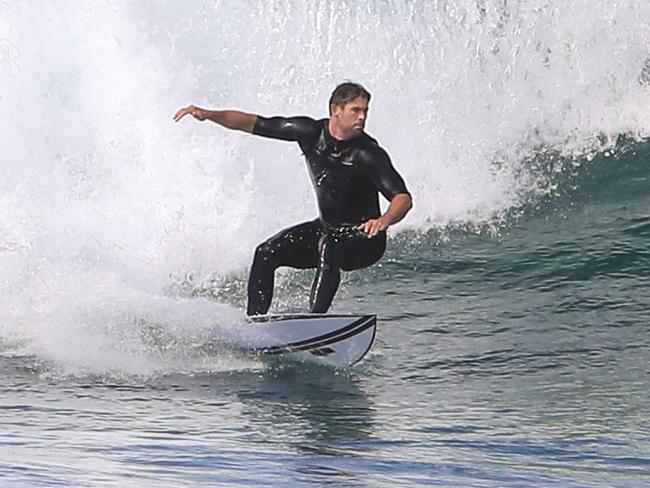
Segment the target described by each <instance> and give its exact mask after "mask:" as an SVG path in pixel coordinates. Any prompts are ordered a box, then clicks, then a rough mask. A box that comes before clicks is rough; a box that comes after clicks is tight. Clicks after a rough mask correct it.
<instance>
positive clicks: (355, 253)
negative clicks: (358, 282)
mask: <svg viewBox="0 0 650 488" xmlns="http://www.w3.org/2000/svg"><path fill="white" fill-rule="evenodd" d="M341 247H342V249H341V269H342V270H343V271H352V270H355V269H361V268H367V267H368V266H371V265H373V264H375V263H376V262H377V261H379V260H380V259H381V257H382V256H383V255H384V251H385V250H386V232H380V233H379V234H377V235H376V236H375V237H373V238H372V239H368V238H367V237H365V235H356V236H353V237H350V238H347V239H342V240H341Z"/></svg>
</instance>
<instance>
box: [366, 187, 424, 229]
mask: <svg viewBox="0 0 650 488" xmlns="http://www.w3.org/2000/svg"><path fill="white" fill-rule="evenodd" d="M412 207H413V202H412V200H411V195H409V194H408V193H398V194H397V195H395V196H394V197H393V199H392V200H391V201H390V205H388V208H387V209H386V213H385V214H384V215H382V216H381V217H379V218H377V219H371V220H368V221H367V222H364V223H363V224H361V225H360V226H359V228H360V229H361V230H363V231H364V232H365V233H366V234H368V237H375V236H376V235H377V234H379V233H380V232H381V231H384V230H386V229H388V227H390V226H391V225H393V224H396V223H397V222H399V221H400V220H402V219H403V218H404V217H405V216H406V214H407V213H408V211H409V210H411V208H412Z"/></svg>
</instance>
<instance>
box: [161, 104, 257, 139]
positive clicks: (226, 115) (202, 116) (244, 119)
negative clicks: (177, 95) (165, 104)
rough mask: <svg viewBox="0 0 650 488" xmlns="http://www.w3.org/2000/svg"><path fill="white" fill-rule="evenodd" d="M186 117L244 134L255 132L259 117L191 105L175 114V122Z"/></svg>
mask: <svg viewBox="0 0 650 488" xmlns="http://www.w3.org/2000/svg"><path fill="white" fill-rule="evenodd" d="M186 115H191V116H192V117H194V118H195V119H196V120H201V121H203V120H206V119H207V120H211V121H212V122H215V123H216V124H219V125H222V126H223V127H226V128H228V129H233V130H241V131H244V132H250V133H252V132H253V127H255V120H256V119H257V115H253V114H247V113H244V112H239V111H237V110H206V109H204V108H200V107H195V106H194V105H190V106H189V107H185V108H182V109H180V110H179V111H178V112H176V114H174V122H178V121H179V120H181V119H182V118H183V117H185V116H186Z"/></svg>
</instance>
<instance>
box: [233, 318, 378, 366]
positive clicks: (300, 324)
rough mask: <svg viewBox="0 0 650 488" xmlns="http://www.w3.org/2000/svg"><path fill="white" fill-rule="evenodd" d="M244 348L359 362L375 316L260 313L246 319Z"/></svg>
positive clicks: (372, 333)
mask: <svg viewBox="0 0 650 488" xmlns="http://www.w3.org/2000/svg"><path fill="white" fill-rule="evenodd" d="M248 321H249V324H248V325H247V327H250V329H249V333H248V334H246V335H247V341H246V342H247V348H248V349H250V350H252V351H253V352H255V353H258V354H263V355H270V356H285V357H288V358H290V359H297V360H301V361H309V362H316V363H320V364H325V365H328V366H334V367H337V368H345V367H348V366H352V365H353V364H355V363H357V362H359V361H361V359H363V357H364V356H365V355H366V354H367V353H368V351H369V350H370V348H371V347H372V343H373V342H374V340H375V334H376V330H377V317H376V316H375V315H326V314H302V315H261V316H258V317H250V318H249V319H248Z"/></svg>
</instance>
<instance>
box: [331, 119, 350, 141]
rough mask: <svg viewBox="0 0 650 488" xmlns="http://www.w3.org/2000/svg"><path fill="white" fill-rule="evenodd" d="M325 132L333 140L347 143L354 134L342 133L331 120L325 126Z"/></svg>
mask: <svg viewBox="0 0 650 488" xmlns="http://www.w3.org/2000/svg"><path fill="white" fill-rule="evenodd" d="M327 130H328V131H329V133H330V135H331V136H332V137H333V138H334V139H337V140H339V141H347V140H348V139H352V137H354V134H347V133H346V132H343V131H342V130H341V128H340V127H339V126H338V124H336V123H335V122H334V121H333V120H332V119H331V118H330V120H329V122H328V124H327Z"/></svg>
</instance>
